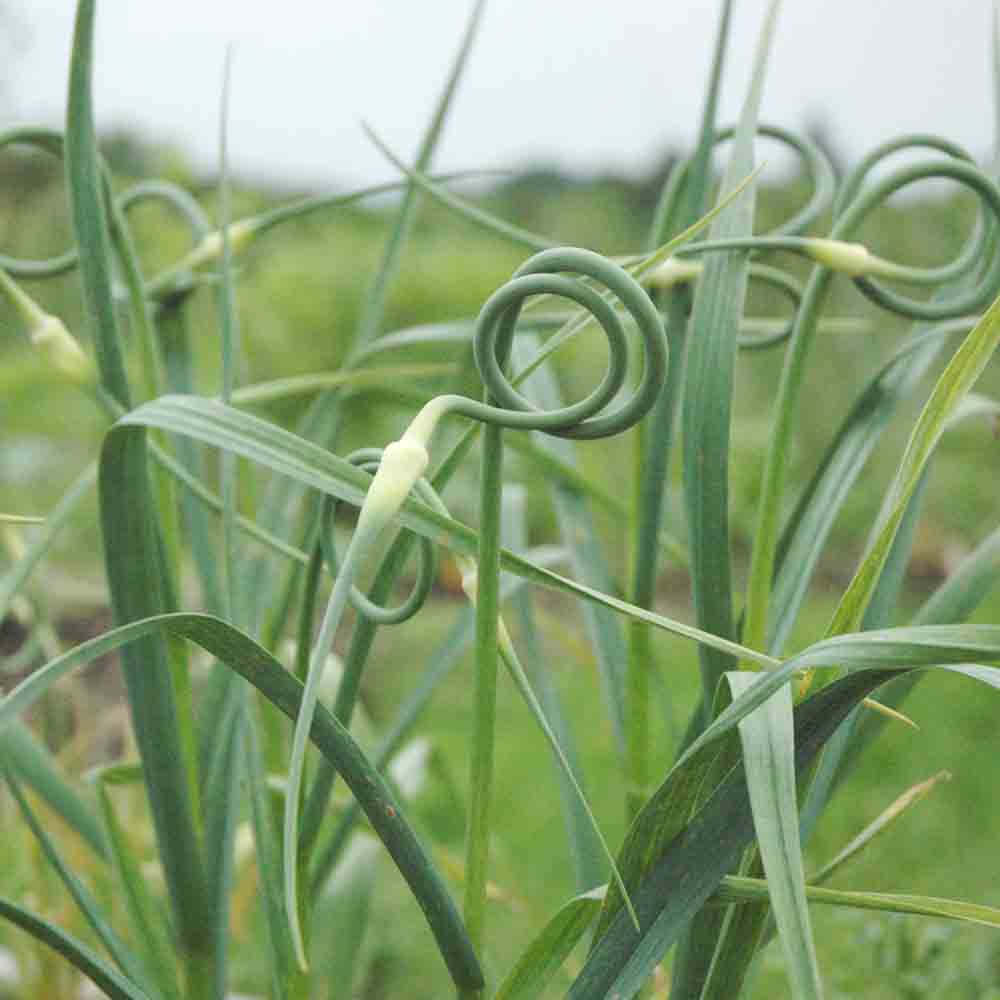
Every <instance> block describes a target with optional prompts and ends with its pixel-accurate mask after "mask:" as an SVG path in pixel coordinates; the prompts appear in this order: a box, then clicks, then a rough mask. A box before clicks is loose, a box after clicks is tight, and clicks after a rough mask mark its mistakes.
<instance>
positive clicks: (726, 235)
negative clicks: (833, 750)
mask: <svg viewBox="0 0 1000 1000" xmlns="http://www.w3.org/2000/svg"><path fill="white" fill-rule="evenodd" d="M779 6H780V4H779V3H778V0H774V2H772V3H771V4H770V6H769V8H768V13H767V16H766V20H765V22H764V25H763V27H762V29H761V33H760V39H759V42H758V48H757V55H756V58H755V61H754V67H753V75H752V77H751V81H750V88H749V91H748V93H747V98H746V101H745V103H744V106H743V111H742V113H741V114H740V120H739V124H738V126H737V129H736V133H735V135H734V137H733V143H732V151H731V154H730V159H729V164H728V166H727V168H726V175H725V179H724V180H723V191H728V190H729V189H731V188H733V187H735V186H736V184H737V183H738V182H739V181H740V180H742V179H743V178H744V177H746V176H747V174H749V173H750V172H751V171H752V170H753V140H754V135H755V133H756V131H757V121H758V117H759V114H760V103H761V99H762V97H763V87H764V76H765V71H766V68H767V58H768V54H769V51H770V46H771V39H772V36H773V33H774V26H775V21H776V19H777V15H778V10H779ZM754 206H755V197H754V190H753V188H752V187H751V188H749V189H747V190H746V191H744V192H743V194H741V195H740V197H739V198H738V199H737V200H736V201H735V202H734V203H733V204H732V205H730V207H729V208H727V209H726V211H725V212H723V213H722V214H721V215H720V216H719V217H718V218H717V219H716V220H715V221H714V222H713V223H712V227H711V229H710V231H709V235H710V237H711V238H712V239H732V238H740V237H747V236H750V235H751V233H752V232H753V219H754ZM748 270H749V263H748V260H747V257H746V255H745V254H742V253H721V254H713V255H712V256H711V258H710V259H709V260H708V261H707V262H706V263H705V270H704V272H703V274H702V277H701V280H700V282H699V283H698V288H697V291H696V293H695V301H694V311H693V313H692V317H691V328H690V334H689V348H688V360H687V379H686V386H685V393H684V401H683V411H682V424H683V429H684V498H685V503H686V507H687V513H688V520H689V522H690V525H691V569H692V577H691V579H692V591H693V594H694V604H695V611H696V614H697V620H698V625H699V627H701V628H704V629H705V630H706V631H708V632H713V633H714V634H716V635H721V636H724V637H726V638H731V637H733V631H734V622H733V613H732V582H731V568H730V551H729V548H730V545H729V527H728V526H729V487H728V483H729V438H730V413H731V406H732V395H733V370H734V366H735V360H736V339H737V335H738V332H739V324H740V319H741V318H742V315H743V305H744V300H745V297H746V289H747V276H748ZM749 634H750V635H755V633H754V631H753V630H752V629H750V630H749ZM751 644H754V643H753V642H751ZM699 656H700V662H701V673H702V703H703V704H704V705H708V704H709V703H710V702H711V700H712V697H713V695H714V693H715V688H716V686H717V685H718V683H719V680H720V678H721V676H722V674H723V673H724V672H725V671H726V670H728V669H731V667H732V666H733V663H732V661H731V660H730V659H728V658H727V657H722V656H719V655H718V653H717V652H716V651H714V650H708V649H705V648H702V649H701V650H700V651H699Z"/></svg>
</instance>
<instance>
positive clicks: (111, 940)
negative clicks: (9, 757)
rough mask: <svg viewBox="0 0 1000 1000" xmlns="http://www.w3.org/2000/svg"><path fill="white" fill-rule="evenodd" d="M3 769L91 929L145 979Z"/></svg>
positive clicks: (123, 965)
mask: <svg viewBox="0 0 1000 1000" xmlns="http://www.w3.org/2000/svg"><path fill="white" fill-rule="evenodd" d="M3 770H4V772H5V773H4V776H5V777H6V779H7V784H8V785H9V786H10V790H11V794H12V795H13V796H14V799H15V801H16V802H17V805H18V808H19V809H20V810H21V815H22V816H23V817H24V821H25V823H27V824H28V828H29V829H30V830H31V832H32V834H34V837H35V839H36V840H37V841H38V843H39V846H40V847H41V848H42V851H43V852H44V854H45V857H46V858H47V859H48V861H49V864H50V865H52V867H53V868H54V869H55V871H56V873H57V874H58V875H59V878H60V879H61V880H62V883H63V885H65V886H66V888H67V890H68V891H69V894H70V896H72V897H73V902H74V903H76V905H77V909H79V911H80V913H82V914H83V916H84V918H85V919H86V921H87V923H88V924H90V926H91V929H92V930H93V931H94V933H95V934H96V935H97V937H98V939H99V940H100V942H101V944H103V945H104V947H105V949H106V950H107V952H108V954H109V955H110V956H111V957H112V958H113V959H114V960H115V962H116V963H117V964H118V967H119V968H120V969H121V971H122V972H123V973H124V974H125V975H126V976H127V977H128V978H129V979H130V980H132V982H135V983H142V982H143V980H144V977H143V976H142V974H141V972H140V969H139V963H138V961H137V960H136V958H135V956H134V955H132V953H131V952H130V950H129V948H128V946H127V945H126V944H125V942H124V941H122V940H121V938H119V937H118V934H117V933H116V932H115V930H114V928H112V926H111V925H110V924H109V923H108V921H107V919H106V917H105V915H104V914H103V913H102V912H101V908H100V905H99V904H98V902H97V900H96V899H94V897H93V896H92V895H91V893H90V890H89V889H88V888H87V887H86V886H85V885H84V884H83V882H81V881H80V879H79V878H77V876H76V875H75V874H74V873H73V872H72V871H71V870H70V868H69V866H68V865H67V864H66V861H65V860H64V859H63V856H62V854H61V853H60V851H59V848H58V847H57V846H56V843H55V841H54V840H53V839H52V838H51V837H50V836H49V835H48V833H47V832H46V831H45V827H44V826H43V825H42V823H41V822H40V821H39V820H38V818H37V817H36V816H35V812H34V810H33V809H32V808H31V805H30V803H29V802H28V799H27V797H26V796H25V794H24V792H23V791H22V790H21V786H20V784H19V782H18V781H17V780H16V778H15V777H14V775H13V773H12V772H11V771H10V770H8V769H7V768H3ZM146 987H147V989H148V984H146Z"/></svg>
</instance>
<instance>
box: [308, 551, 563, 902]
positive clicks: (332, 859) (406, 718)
mask: <svg viewBox="0 0 1000 1000" xmlns="http://www.w3.org/2000/svg"><path fill="white" fill-rule="evenodd" d="M531 555H532V556H533V557H534V559H535V561H545V559H546V558H552V557H554V556H555V555H561V553H558V552H553V550H551V549H550V550H548V552H547V554H546V553H545V552H542V551H540V550H538V549H535V550H532V552H531ZM523 586H524V581H523V580H518V579H506V580H503V579H502V580H501V585H500V599H501V601H504V600H506V599H508V598H509V597H512V596H513V595H515V594H516V593H517V592H518V591H519V590H520V589H521V588H522V587H523ZM369 596H371V595H369ZM474 631H475V616H474V614H473V611H472V608H471V607H470V606H468V605H466V606H465V607H463V609H462V611H461V613H460V614H459V616H458V619H457V620H456V622H455V624H454V625H453V626H452V628H451V630H450V632H449V633H448V635H447V636H446V637H445V638H444V640H442V642H441V644H440V645H439V646H437V647H436V648H435V649H434V651H433V652H432V653H431V654H430V656H428V658H427V665H426V667H425V668H424V673H423V675H422V676H421V678H420V680H419V681H418V682H417V684H416V685H415V686H414V688H413V690H412V691H411V693H410V694H409V696H408V697H407V698H406V700H405V701H404V702H403V704H402V705H401V706H400V708H399V710H398V712H397V714H396V717H395V719H394V720H393V722H392V724H391V725H390V726H389V727H388V728H387V729H386V732H385V734H384V735H383V736H382V738H381V740H380V741H379V744H378V746H377V748H376V749H375V751H374V752H373V753H372V764H373V765H374V766H375V767H377V768H378V769H379V770H380V771H381V770H384V769H385V767H386V765H387V764H388V763H389V762H390V761H391V760H392V758H393V756H394V755H395V754H396V752H397V751H398V750H399V749H400V747H401V746H402V744H403V741H404V740H405V739H406V738H407V736H408V735H409V734H410V733H411V732H412V729H413V726H414V725H415V724H416V722H417V719H418V718H419V716H420V714H421V712H422V711H423V710H424V708H426V706H427V705H428V703H429V702H430V700H431V698H432V697H433V696H434V693H435V692H436V691H437V689H438V687H439V686H440V685H441V683H442V682H443V681H444V680H445V679H446V678H447V677H448V676H450V674H451V673H452V672H453V671H454V669H455V668H456V667H457V666H458V665H459V663H460V662H461V658H462V656H463V655H464V654H465V652H466V651H467V649H468V648H469V646H470V645H471V643H472V640H473V637H474ZM355 636H357V632H356V633H355ZM348 656H350V654H348ZM318 781H319V778H317V783H318ZM314 790H315V789H314ZM359 811H360V810H359V807H358V805H357V803H354V804H352V805H351V806H350V807H349V808H348V809H347V810H346V811H345V813H344V816H343V818H342V819H341V821H340V824H339V826H338V827H337V829H336V830H335V831H334V833H333V834H332V836H331V837H330V840H329V841H328V843H327V844H326V846H325V847H324V848H323V849H322V851H320V852H319V858H318V860H317V862H316V864H315V866H314V871H313V891H314V892H317V891H318V890H319V888H320V887H321V886H322V884H323V883H324V882H325V881H326V879H327V878H328V877H329V875H330V872H331V871H332V870H333V866H334V864H335V863H336V860H337V858H338V857H339V853H340V851H341V850H343V848H344V847H345V846H346V844H347V841H348V838H349V835H350V832H351V830H352V828H353V826H354V824H355V823H356V822H357V820H358V813H359ZM304 826H305V823H304V822H303V827H304Z"/></svg>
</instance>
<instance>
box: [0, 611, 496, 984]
mask: <svg viewBox="0 0 1000 1000" xmlns="http://www.w3.org/2000/svg"><path fill="white" fill-rule="evenodd" d="M164 632H169V633H170V634H172V635H175V636H177V637H179V638H183V639H188V640H190V641H191V642H194V643H196V644H197V645H199V646H201V648H202V649H205V650H206V651H207V652H209V653H211V654H212V655H213V656H215V657H216V658H217V659H218V660H220V661H221V662H222V663H224V664H226V666H227V667H229V668H230V669H231V670H234V671H236V672H237V673H239V674H240V675H241V676H242V677H244V678H246V680H248V681H249V682H250V683H251V684H252V685H253V686H254V687H256V688H257V689H258V690H259V691H260V692H261V693H262V694H263V695H264V697H265V698H267V699H268V700H269V701H270V702H271V703H272V704H274V705H275V707H276V708H278V709H279V710H280V711H281V712H282V713H283V714H284V715H286V716H287V717H288V718H290V719H295V718H296V717H297V715H298V711H299V705H300V703H301V700H302V685H301V683H300V682H299V681H298V680H297V679H296V678H295V677H293V676H292V675H291V674H290V673H289V672H288V671H287V670H285V668H284V667H283V666H282V665H281V664H280V663H279V662H278V661H277V660H276V659H275V658H274V657H273V656H271V654H270V653H268V652H267V650H265V649H264V648H263V647H262V646H260V645H258V644H257V643H256V642H254V640H253V639H251V638H250V637H249V636H248V635H246V634H245V633H243V632H240V631H239V630H238V629H236V628H234V627H233V626H232V625H229V624H228V623H227V622H223V621H221V620H219V619H217V618H213V617H212V616H211V615H202V614H186V613H180V612H176V613H173V614H165V615H159V616H156V617H154V618H151V619H148V620H145V621H138V622H131V623H130V624H128V625H123V626H121V627H119V628H117V629H114V630H113V631H111V632H108V633H106V634H105V635H103V636H99V637H97V638H96V639H91V640H90V641H88V642H85V643H83V644H82V645H80V646H78V647H76V649H73V650H70V651H69V652H68V653H66V654H64V655H63V656H61V657H58V658H57V659H55V660H53V661H52V662H51V663H49V664H48V665H47V666H45V667H43V668H42V669H41V670H38V671H36V672H35V673H34V674H32V675H31V676H30V677H28V678H26V679H25V680H24V681H23V682H22V683H21V684H19V685H18V686H17V687H16V688H15V689H14V690H13V691H12V692H10V694H8V695H7V697H6V698H4V699H3V700H2V701H0V729H2V728H3V727H4V726H5V725H9V724H10V722H11V721H12V720H13V719H14V718H16V716H17V715H18V714H19V713H20V712H21V711H23V710H24V709H25V708H27V706H28V705H30V704H31V702H32V701H34V700H35V699H36V698H38V697H40V696H41V695H42V694H43V693H44V691H45V690H46V689H47V688H48V687H49V686H50V685H51V684H52V683H54V682H55V681H56V680H58V678H59V677H62V676H64V675H65V674H66V673H68V672H70V671H72V670H74V669H77V668H79V667H81V666H83V665H85V664H86V663H89V662H91V661H93V660H94V659H95V658H96V657H98V656H101V655H102V654H104V653H108V652H110V651H112V650H115V649H119V648H121V647H123V646H125V645H126V644H131V643H135V642H137V641H140V640H141V639H142V638H143V637H145V636H149V635H153V634H162V633H164ZM147 669H153V665H152V664H150V665H149V666H148V668H147ZM310 735H311V738H312V740H313V742H314V743H315V744H316V746H317V747H318V748H319V750H320V751H321V752H322V753H323V754H324V756H326V757H327V758H328V759H330V760H331V762H332V763H333V764H334V766H335V767H336V768H337V771H338V773H340V774H342V775H343V776H344V780H345V781H346V782H347V784H348V786H349V787H350V789H351V791H352V792H353V793H354V796H355V797H356V798H357V800H358V801H359V802H360V803H361V807H362V808H363V809H364V810H365V814H366V815H367V816H368V819H369V821H370V822H371V824H372V826H373V828H374V829H375V831H376V833H377V834H378V836H379V838H380V839H381V840H382V842H383V843H384V844H385V845H386V848H387V849H388V851H389V853H390V854H391V855H392V858H393V861H395V863H396V865H397V867H398V868H399V869H400V872H401V873H402V874H403V876H404V878H405V879H406V880H407V882H408V884H409V885H410V887H411V889H412V891H413V894H414V896H415V898H416V899H417V901H418V902H419V903H420V905H421V908H422V909H423V910H424V914H425V916H426V918H427V922H428V924H429V925H430V927H431V930H432V931H433V932H434V935H435V937H436V939H437V941H438V945H439V948H440V949H441V952H442V956H443V957H444V959H445V962H446V963H447V964H448V968H449V971H450V972H451V973H452V976H453V978H454V979H455V981H456V983H457V984H458V985H460V986H463V987H465V988H473V989H475V988H478V987H480V986H481V985H482V974H481V972H480V970H479V965H478V962H477V961H476V957H475V955H474V953H473V952H472V949H471V947H470V946H469V943H468V939H467V937H466V936H465V932H464V928H463V927H462V922H461V920H460V918H459V916H458V913H457V910H456V909H455V906H454V903H453V902H452V900H451V896H450V895H449V894H448V891H447V889H446V888H445V887H444V884H443V882H442V880H441V877H440V876H439V875H438V873H437V870H436V869H435V867H434V865H433V863H432V862H431V860H430V859H429V858H428V856H427V854H426V853H425V852H424V850H423V848H422V847H421V846H420V843H419V841H418V840H417V838H416V836H415V835H414V833H413V831H412V829H411V828H410V826H409V825H408V823H407V822H406V820H405V818H404V816H403V814H402V811H401V807H400V805H399V803H398V802H397V800H396V798H395V796H394V795H393V793H392V791H391V789H390V788H389V786H388V785H387V784H386V782H385V780H384V779H383V778H382V776H381V775H380V774H379V773H378V771H377V770H376V769H375V768H374V767H372V765H371V764H370V762H369V761H368V759H367V758H366V757H365V755H364V754H363V753H362V752H361V750H360V749H359V747H358V746H357V744H356V743H355V742H354V740H353V739H352V738H351V736H350V734H349V733H348V732H347V730H345V729H344V728H343V726H341V725H340V724H339V723H338V722H337V721H336V720H335V719H334V718H333V716H332V715H330V713H329V712H328V711H327V710H326V709H325V708H324V707H323V706H322V705H318V706H317V709H316V714H315V718H314V720H313V725H312V730H311V734H310Z"/></svg>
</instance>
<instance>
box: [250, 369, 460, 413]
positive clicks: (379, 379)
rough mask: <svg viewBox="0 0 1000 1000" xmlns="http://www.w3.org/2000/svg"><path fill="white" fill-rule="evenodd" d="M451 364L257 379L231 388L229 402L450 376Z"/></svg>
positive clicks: (261, 401)
mask: <svg viewBox="0 0 1000 1000" xmlns="http://www.w3.org/2000/svg"><path fill="white" fill-rule="evenodd" d="M455 371H456V367H455V365H454V364H448V363H434V364H413V365H386V366H385V367H380V368H352V369H347V370H343V369H341V370H338V371H334V372H310V373H309V374H307V375H292V376H290V377H288V378H279V379H273V380H272V381H270V382H257V383H256V384H254V385H246V386H241V387H240V388H238V389H234V390H233V393H232V402H233V404H234V405H235V406H260V405H262V404H265V403H271V402H274V401H275V400H278V399H288V398H289V397H293V396H304V395H310V394H312V393H316V392H323V391H325V390H327V389H339V388H341V387H342V386H350V387H351V388H358V387H360V386H368V385H374V386H380V385H391V384H392V383H393V381H398V380H401V379H403V380H405V379H412V378H423V377H428V376H432V375H453V374H454V373H455Z"/></svg>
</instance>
